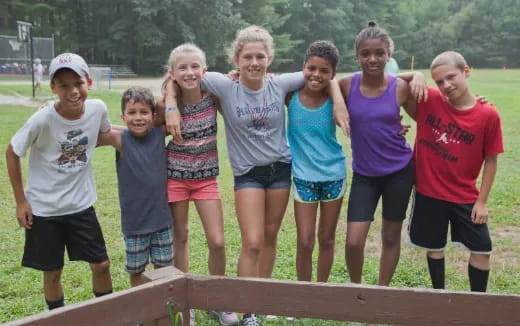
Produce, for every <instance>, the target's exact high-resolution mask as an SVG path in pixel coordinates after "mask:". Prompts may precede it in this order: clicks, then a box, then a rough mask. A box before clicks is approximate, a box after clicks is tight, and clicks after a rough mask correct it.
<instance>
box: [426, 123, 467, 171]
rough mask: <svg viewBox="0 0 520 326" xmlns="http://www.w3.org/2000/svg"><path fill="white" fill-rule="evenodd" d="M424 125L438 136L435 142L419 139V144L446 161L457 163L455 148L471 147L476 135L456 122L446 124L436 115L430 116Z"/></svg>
mask: <svg viewBox="0 0 520 326" xmlns="http://www.w3.org/2000/svg"><path fill="white" fill-rule="evenodd" d="M424 123H425V124H426V125H428V126H430V127H431V129H432V132H433V133H434V134H435V135H436V136H435V141H430V140H428V139H425V138H421V139H419V144H421V145H424V146H426V147H427V148H428V149H430V150H432V151H434V152H435V154H436V155H439V156H440V157H442V158H443V159H444V160H447V161H451V162H457V161H458V159H459V158H458V156H457V155H455V154H453V153H452V149H453V146H457V145H471V144H472V142H473V140H474V139H475V135H474V134H472V133H471V132H469V131H467V130H464V129H463V128H461V127H459V126H458V125H457V124H456V123H455V122H453V121H451V122H445V121H443V120H442V118H440V117H438V116H436V115H435V114H432V113H430V114H428V115H427V116H426V118H425V121H424Z"/></svg>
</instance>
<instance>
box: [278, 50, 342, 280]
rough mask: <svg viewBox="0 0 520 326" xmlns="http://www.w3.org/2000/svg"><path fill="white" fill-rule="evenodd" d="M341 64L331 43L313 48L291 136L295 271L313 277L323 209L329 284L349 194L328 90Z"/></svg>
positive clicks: (294, 104) (323, 269)
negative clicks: (339, 218)
mask: <svg viewBox="0 0 520 326" xmlns="http://www.w3.org/2000/svg"><path fill="white" fill-rule="evenodd" d="M338 59H339V53H338V49H337V48H336V46H334V44H333V43H331V42H329V41H316V42H314V43H312V44H311V45H310V46H309V48H308V49H307V52H306V54H305V63H304V66H303V73H304V78H305V86H304V87H303V88H302V89H300V90H299V91H296V92H294V93H293V94H290V95H289V96H288V98H287V102H288V108H289V113H288V127H287V137H288V140H289V144H290V148H291V153H292V157H293V161H292V172H293V194H294V215H295V219H296V228H297V233H298V240H297V255H296V272H297V274H298V280H299V281H310V280H311V278H312V251H313V249H314V243H315V233H316V232H315V231H316V219H317V211H318V206H319V207H320V219H319V222H318V228H319V236H318V243H319V256H318V271H317V281H318V282H326V281H327V280H328V278H329V275H330V270H331V267H332V263H333V260H334V242H335V235H336V226H337V222H338V217H339V213H340V210H341V203H342V201H343V194H344V192H345V177H346V167H345V154H344V153H343V149H342V147H341V145H340V144H339V143H338V141H337V140H336V126H335V123H334V119H333V116H332V101H331V99H330V97H329V95H328V92H327V88H328V86H329V83H330V81H331V80H332V79H333V78H334V75H335V73H336V67H337V63H338Z"/></svg>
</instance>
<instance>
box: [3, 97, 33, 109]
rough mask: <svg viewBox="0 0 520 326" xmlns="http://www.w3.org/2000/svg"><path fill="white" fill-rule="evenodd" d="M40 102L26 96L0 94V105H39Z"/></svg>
mask: <svg viewBox="0 0 520 326" xmlns="http://www.w3.org/2000/svg"><path fill="white" fill-rule="evenodd" d="M39 104H41V101H40V102H35V101H33V100H32V99H31V98H29V97H26V96H16V95H4V94H0V105H19V106H32V107H34V106H37V105H39Z"/></svg>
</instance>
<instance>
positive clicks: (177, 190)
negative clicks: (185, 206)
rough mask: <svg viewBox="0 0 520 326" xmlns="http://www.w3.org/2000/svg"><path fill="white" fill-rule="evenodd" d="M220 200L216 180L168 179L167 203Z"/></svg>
mask: <svg viewBox="0 0 520 326" xmlns="http://www.w3.org/2000/svg"><path fill="white" fill-rule="evenodd" d="M199 199H220V192H219V189H218V183H217V178H209V179H201V180H192V179H186V180H183V179H168V202H169V203H171V202H177V201H183V200H199Z"/></svg>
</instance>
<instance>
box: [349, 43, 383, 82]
mask: <svg viewBox="0 0 520 326" xmlns="http://www.w3.org/2000/svg"><path fill="white" fill-rule="evenodd" d="M356 58H357V61H358V63H359V66H360V67H361V70H362V71H363V73H364V74H369V75H381V74H384V71H385V65H386V62H387V61H388V59H389V49H388V48H387V45H386V43H385V42H384V41H383V40H381V39H367V40H364V41H361V43H360V44H359V46H358V49H357V52H356Z"/></svg>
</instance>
